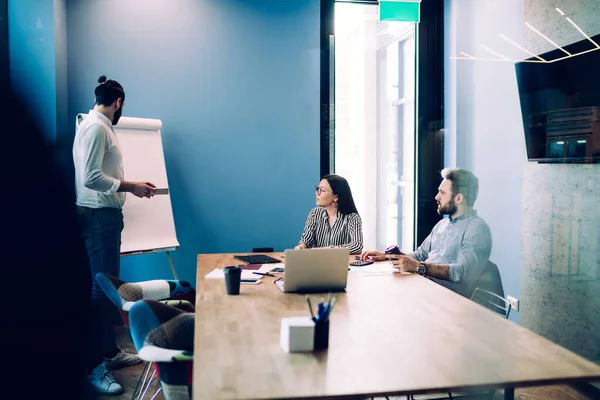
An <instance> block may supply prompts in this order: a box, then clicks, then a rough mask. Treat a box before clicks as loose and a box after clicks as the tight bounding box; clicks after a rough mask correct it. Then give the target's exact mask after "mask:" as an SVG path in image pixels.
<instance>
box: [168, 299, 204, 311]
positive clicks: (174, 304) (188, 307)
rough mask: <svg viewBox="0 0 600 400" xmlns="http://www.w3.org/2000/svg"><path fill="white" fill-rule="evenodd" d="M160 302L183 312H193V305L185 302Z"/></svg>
mask: <svg viewBox="0 0 600 400" xmlns="http://www.w3.org/2000/svg"><path fill="white" fill-rule="evenodd" d="M160 302H161V303H163V304H166V305H168V306H171V307H175V308H179V309H181V310H184V311H187V310H191V311H194V310H195V308H194V305H193V304H192V303H190V302H189V301H187V300H161V301H160Z"/></svg>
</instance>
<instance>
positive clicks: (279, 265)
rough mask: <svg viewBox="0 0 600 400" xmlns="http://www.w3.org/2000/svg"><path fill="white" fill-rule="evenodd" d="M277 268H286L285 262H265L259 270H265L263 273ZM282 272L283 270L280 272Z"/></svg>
mask: <svg viewBox="0 0 600 400" xmlns="http://www.w3.org/2000/svg"><path fill="white" fill-rule="evenodd" d="M275 268H281V269H284V268H285V264H283V263H277V264H263V265H262V266H261V267H260V268H259V269H258V272H263V273H267V272H271V271H272V270H274V269H275ZM280 273H281V272H280Z"/></svg>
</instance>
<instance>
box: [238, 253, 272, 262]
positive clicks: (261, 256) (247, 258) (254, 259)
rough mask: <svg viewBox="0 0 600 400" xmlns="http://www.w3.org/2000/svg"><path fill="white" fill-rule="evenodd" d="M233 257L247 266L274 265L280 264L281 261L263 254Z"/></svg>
mask: <svg viewBox="0 0 600 400" xmlns="http://www.w3.org/2000/svg"><path fill="white" fill-rule="evenodd" d="M233 257H234V258H237V259H238V260H240V261H243V262H245V263H248V264H275V263H280V262H281V260H278V259H276V258H273V257H269V256H267V255H264V254H253V255H248V256H233Z"/></svg>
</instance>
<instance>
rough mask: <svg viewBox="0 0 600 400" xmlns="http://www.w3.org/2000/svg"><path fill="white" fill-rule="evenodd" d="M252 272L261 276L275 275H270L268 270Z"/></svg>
mask: <svg viewBox="0 0 600 400" xmlns="http://www.w3.org/2000/svg"><path fill="white" fill-rule="evenodd" d="M252 273H253V274H256V275H263V276H275V275H272V274H270V273H268V272H252Z"/></svg>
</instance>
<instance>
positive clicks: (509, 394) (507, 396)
mask: <svg viewBox="0 0 600 400" xmlns="http://www.w3.org/2000/svg"><path fill="white" fill-rule="evenodd" d="M504 400H515V388H514V387H512V388H506V389H504Z"/></svg>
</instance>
